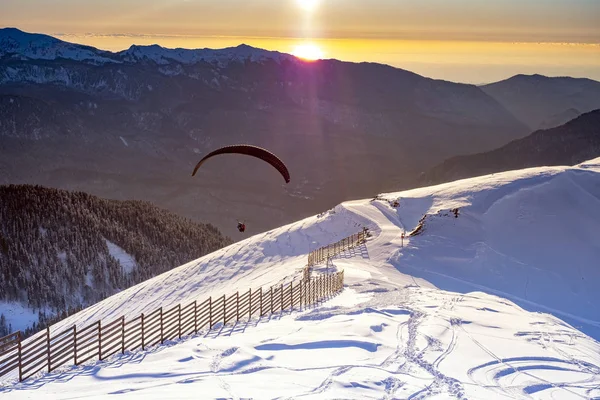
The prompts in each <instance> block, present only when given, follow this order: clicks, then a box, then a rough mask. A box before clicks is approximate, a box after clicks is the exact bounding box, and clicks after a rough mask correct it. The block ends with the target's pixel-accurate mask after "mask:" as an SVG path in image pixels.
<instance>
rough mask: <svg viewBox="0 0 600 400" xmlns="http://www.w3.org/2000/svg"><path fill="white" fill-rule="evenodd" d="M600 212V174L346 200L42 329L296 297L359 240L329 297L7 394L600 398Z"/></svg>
mask: <svg viewBox="0 0 600 400" xmlns="http://www.w3.org/2000/svg"><path fill="white" fill-rule="evenodd" d="M395 201H398V202H399V205H398V206H397V207H394V204H393V203H394V202H395ZM599 207H600V158H598V159H594V160H590V161H588V162H585V163H582V164H579V165H576V166H574V167H541V168H532V169H525V170H517V171H511V172H505V173H501V174H495V175H487V176H482V177H478V178H472V179H467V180H461V181H456V182H451V183H447V184H443V185H438V186H432V187H427V188H420V189H415V190H409V191H404V192H398V193H387V194H382V195H379V196H377V197H376V198H374V199H370V200H369V199H365V200H356V201H347V202H344V203H342V204H339V205H338V206H336V207H335V208H333V209H331V210H329V211H328V212H325V213H322V214H319V215H317V216H313V217H310V218H306V219H304V220H301V221H298V222H296V223H293V224H290V225H287V226H283V227H281V228H278V229H275V230H273V231H270V232H267V233H265V234H261V235H256V236H254V237H251V238H249V239H247V240H245V241H243V242H239V243H236V244H233V245H231V246H229V247H227V248H224V249H222V250H219V251H217V252H215V253H213V254H210V255H207V256H205V257H203V258H200V259H198V260H194V261H192V262H190V263H187V264H185V265H182V266H181V267H179V268H176V269H174V270H172V271H169V272H167V273H164V274H162V275H160V276H157V277H155V278H153V279H151V280H149V281H147V282H144V283H142V284H139V285H136V286H134V287H132V288H130V289H127V290H125V291H123V292H121V293H119V294H116V295H114V296H112V297H110V298H108V299H106V300H104V301H102V302H100V303H98V304H96V305H95V306H92V307H90V308H88V309H86V310H83V311H81V312H80V313H78V314H76V315H74V316H72V317H70V318H68V319H66V320H64V321H62V322H61V323H59V324H56V325H55V326H53V328H52V330H53V331H55V330H56V331H57V330H60V329H63V328H65V327H66V326H69V325H70V324H73V323H76V324H77V325H78V326H81V327H82V326H85V325H87V324H89V323H91V322H94V321H95V320H97V319H99V318H100V319H103V320H104V321H106V322H109V321H110V320H112V319H113V318H116V317H118V316H120V315H126V316H127V315H129V316H135V315H137V314H138V313H140V312H148V311H152V310H154V309H155V308H157V307H160V306H163V307H170V306H172V305H175V304H177V303H179V302H189V301H193V300H194V299H198V300H201V299H203V298H205V297H208V296H209V295H213V296H220V295H222V294H225V293H231V292H235V291H236V290H238V289H241V290H247V289H248V288H249V287H252V288H256V287H258V286H267V285H272V284H276V283H278V282H280V281H282V280H289V279H291V278H293V277H298V276H299V275H300V271H299V270H300V269H301V267H303V266H304V265H305V261H306V256H307V254H308V253H309V251H310V250H311V249H315V248H316V247H318V246H321V245H325V244H328V243H331V242H335V241H337V240H338V239H341V238H343V237H345V236H348V235H350V234H352V233H354V232H356V231H357V230H358V229H360V228H361V227H362V226H368V227H369V228H370V230H371V233H372V237H371V238H370V239H369V240H368V241H367V243H366V244H365V245H364V246H362V247H360V248H357V249H355V250H353V251H351V252H348V253H344V254H342V255H340V256H338V257H335V258H334V259H333V260H332V261H331V263H330V264H329V265H328V266H327V267H326V266H325V265H323V266H320V267H319V268H318V269H319V270H321V271H323V270H325V268H329V270H330V271H331V270H334V269H336V270H341V269H343V270H344V271H345V277H346V281H345V283H346V288H345V290H344V291H343V292H342V294H340V295H339V296H338V297H336V298H334V299H332V300H330V301H328V302H326V303H324V304H322V305H321V306H318V307H316V308H314V309H304V310H296V311H294V312H292V313H284V314H283V315H280V316H275V317H271V318H267V319H262V320H260V321H251V322H250V323H247V324H246V323H239V324H237V325H236V326H233V327H224V328H219V329H216V330H214V331H212V332H209V333H206V334H201V335H199V336H198V337H196V338H187V339H185V340H182V341H183V342H184V343H181V344H176V343H174V342H170V343H166V344H165V345H162V346H158V347H156V348H152V349H149V350H146V351H145V352H134V353H128V352H126V354H124V355H119V356H115V357H113V358H112V359H109V360H107V361H105V362H101V363H96V362H90V363H89V364H88V365H86V366H79V367H67V368H63V369H59V370H58V371H56V372H55V373H52V374H50V375H47V376H45V377H43V378H39V379H35V378H34V379H33V380H32V381H30V382H26V383H22V384H12V383H10V382H8V383H6V386H4V387H3V388H0V393H2V396H3V399H4V398H6V399H12V398H20V397H21V396H23V395H32V396H36V397H44V398H57V399H58V398H70V397H72V396H74V395H75V394H76V395H77V396H85V397H86V398H104V397H106V396H110V395H119V396H121V397H127V398H136V397H138V396H143V397H144V398H165V397H169V396H176V397H177V398H195V397H194V396H197V395H198V393H203V396H206V397H209V398H223V397H227V398H248V397H252V398H281V397H285V398H288V397H292V398H298V397H308V398H334V397H335V398H339V397H342V398H361V399H364V398H382V397H383V398H411V399H422V398H432V397H433V398H459V399H466V398H468V399H490V398H494V399H496V398H497V399H504V398H536V399H554V398H560V399H571V398H573V399H578V398H586V399H594V398H598V396H600V342H598V339H600V311H599V309H598V308H597V307H596V306H595V305H596V304H599V303H600V291H599V290H598V285H599V282H600V269H598V263H597V260H598V259H600V246H599V244H598V241H597V240H596V239H597V237H596V234H597V231H598V228H599V227H600V216H599V215H598V213H597V210H598V209H599ZM404 231H406V232H407V234H409V235H408V236H407V237H406V238H405V239H404V240H403V239H402V238H401V233H402V232H404ZM98 381H101V382H102V385H97V384H92V383H97V382H98ZM266 381H268V382H270V384H268V385H265V382H266Z"/></svg>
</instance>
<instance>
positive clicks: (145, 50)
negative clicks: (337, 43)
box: [117, 44, 295, 66]
mask: <svg viewBox="0 0 600 400" xmlns="http://www.w3.org/2000/svg"><path fill="white" fill-rule="evenodd" d="M117 54H118V55H120V56H122V57H123V59H124V60H125V61H128V62H138V61H153V62H155V63H157V64H159V65H165V64H170V63H172V62H173V61H175V62H178V63H181V64H196V63H199V62H207V63H217V64H219V65H220V66H224V65H227V64H228V63H230V62H244V61H250V62H264V61H266V60H269V59H271V60H275V61H276V62H281V61H283V60H293V59H295V57H294V56H291V55H288V54H284V53H280V52H278V51H268V50H262V49H257V48H254V47H251V46H248V45H245V44H241V45H239V46H236V47H227V48H224V49H218V50H214V49H207V48H205V49H194V50H192V49H182V48H177V49H167V48H164V47H162V46H159V45H156V44H155V45H149V46H139V45H133V46H131V47H130V48H129V49H127V50H124V51H122V52H120V53H117Z"/></svg>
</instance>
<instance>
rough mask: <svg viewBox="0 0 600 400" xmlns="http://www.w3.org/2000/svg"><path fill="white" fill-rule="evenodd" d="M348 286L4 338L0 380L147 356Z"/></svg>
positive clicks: (340, 278) (250, 296)
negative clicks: (128, 354) (140, 353)
mask: <svg viewBox="0 0 600 400" xmlns="http://www.w3.org/2000/svg"><path fill="white" fill-rule="evenodd" d="M343 286H344V271H341V272H337V273H333V274H325V275H320V276H318V277H316V278H313V279H306V280H305V279H303V280H301V281H297V282H294V281H292V282H290V283H288V284H281V285H278V286H271V287H270V288H269V290H268V291H263V289H262V288H259V289H258V290H252V289H248V291H247V292H245V293H242V294H240V293H239V292H236V293H234V294H232V295H230V296H228V297H227V296H225V295H223V296H221V297H218V298H213V297H209V298H208V299H206V300H204V301H203V302H197V301H195V300H194V301H193V302H191V303H189V304H186V305H182V304H177V305H176V306H173V307H171V308H170V309H168V310H164V309H163V308H162V307H161V308H159V309H158V310H155V311H153V312H151V313H148V314H141V315H138V316H137V317H134V318H132V319H130V320H126V318H125V317H124V316H122V317H119V318H117V319H115V320H113V321H111V322H109V323H103V322H102V321H97V322H95V323H93V324H91V325H88V326H86V327H84V328H78V327H77V326H76V325H73V326H72V327H70V328H67V329H65V330H63V331H61V332H58V333H55V332H50V328H47V329H46V330H44V331H41V332H38V333H37V334H36V335H34V336H32V337H30V338H27V339H26V340H23V339H22V333H21V332H20V331H19V332H15V333H12V334H10V335H8V336H5V337H3V338H0V377H2V376H4V375H7V374H9V373H13V372H15V371H17V373H18V379H19V381H23V380H25V379H27V378H29V377H31V376H33V375H35V374H37V373H39V372H41V371H44V370H47V371H48V372H51V371H53V370H55V369H56V368H58V367H61V366H64V365H73V364H74V365H81V364H83V363H86V362H88V361H90V360H93V359H97V360H105V359H106V358H108V357H110V356H112V355H114V354H117V353H125V351H128V350H135V349H138V348H141V349H142V350H143V349H145V348H147V347H150V346H154V345H157V344H160V343H164V342H165V341H166V340H173V339H177V338H179V339H180V338H181V337H183V336H186V335H191V334H195V333H198V332H200V331H201V330H203V329H209V330H210V329H212V328H214V327H215V326H217V325H218V324H220V323H222V324H224V325H225V324H227V323H230V322H237V321H240V320H244V319H251V318H252V317H253V316H259V317H262V316H265V315H268V314H270V313H276V312H280V311H283V310H287V309H292V308H294V307H296V306H307V305H310V304H314V303H317V302H319V301H320V300H322V299H324V298H326V297H328V296H330V295H332V294H334V293H337V292H339V291H340V290H342V289H343Z"/></svg>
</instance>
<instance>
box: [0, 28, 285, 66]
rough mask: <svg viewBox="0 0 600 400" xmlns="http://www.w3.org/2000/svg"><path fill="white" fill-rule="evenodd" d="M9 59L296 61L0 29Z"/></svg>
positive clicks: (243, 48)
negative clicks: (111, 44)
mask: <svg viewBox="0 0 600 400" xmlns="http://www.w3.org/2000/svg"><path fill="white" fill-rule="evenodd" d="M4 56H9V57H12V58H18V59H32V60H56V59H60V58H63V59H69V60H73V61H82V62H88V63H92V64H95V65H101V64H107V63H113V64H114V63H123V62H128V63H137V62H144V61H145V62H148V61H151V62H154V63H156V64H158V65H168V64H173V63H179V64H183V65H191V64H196V63H199V62H207V63H211V64H214V63H216V64H217V65H219V66H225V65H227V64H228V63H230V62H240V63H243V62H246V61H250V62H265V61H267V60H274V61H275V62H278V63H280V62H282V61H284V60H291V61H293V60H297V58H296V57H294V56H292V55H290V54H285V53H280V52H278V51H269V50H263V49H258V48H255V47H251V46H248V45H246V44H241V45H239V46H236V47H228V48H224V49H208V48H204V49H183V48H176V49H168V48H164V47H162V46H159V45H156V44H155V45H148V46H139V45H132V46H131V47H130V48H129V49H127V50H123V51H120V52H110V51H104V50H98V49H96V48H94V47H91V46H84V45H80V44H74V43H69V42H65V41H62V40H60V39H56V38H54V37H52V36H48V35H42V34H31V33H26V32H23V31H21V30H19V29H16V28H3V29H0V58H2V57H4Z"/></svg>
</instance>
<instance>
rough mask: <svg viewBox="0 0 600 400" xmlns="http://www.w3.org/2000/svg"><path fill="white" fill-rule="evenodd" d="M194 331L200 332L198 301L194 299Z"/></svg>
mask: <svg viewBox="0 0 600 400" xmlns="http://www.w3.org/2000/svg"><path fill="white" fill-rule="evenodd" d="M194 333H198V303H197V301H196V300H194Z"/></svg>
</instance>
